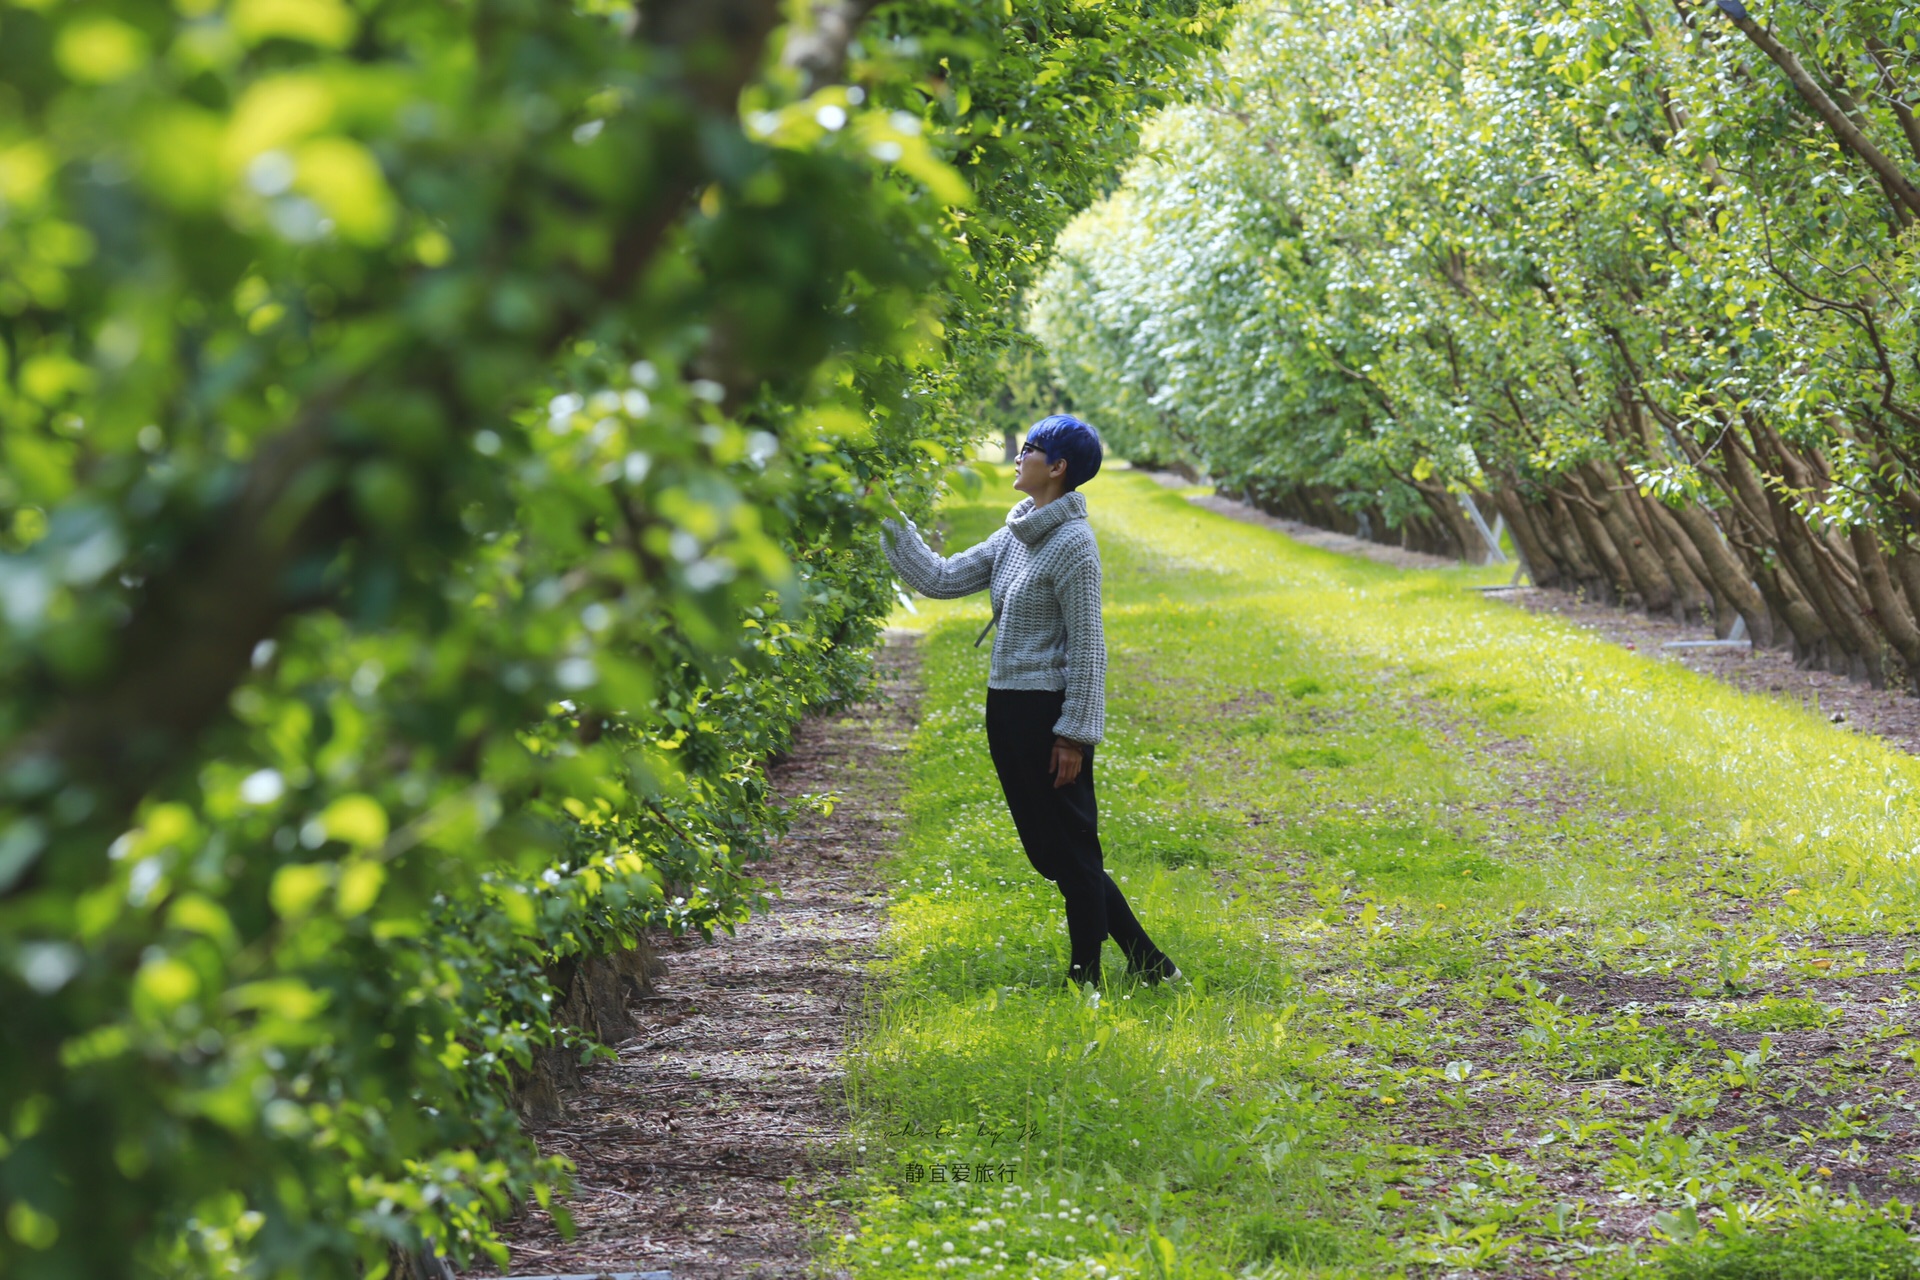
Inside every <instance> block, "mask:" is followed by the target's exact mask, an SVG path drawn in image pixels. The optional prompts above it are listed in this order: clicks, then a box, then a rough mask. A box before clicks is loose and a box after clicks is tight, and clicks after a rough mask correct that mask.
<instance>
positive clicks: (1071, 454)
mask: <svg viewBox="0 0 1920 1280" xmlns="http://www.w3.org/2000/svg"><path fill="white" fill-rule="evenodd" d="M1027 441H1028V443H1030V444H1033V445H1036V446H1038V447H1039V448H1040V449H1041V450H1043V451H1044V452H1045V453H1046V455H1047V465H1049V466H1051V465H1053V464H1054V463H1056V462H1058V461H1060V459H1062V458H1065V459H1066V460H1067V488H1068V489H1069V490H1072V489H1078V488H1079V487H1080V486H1081V485H1083V484H1085V483H1086V482H1087V481H1089V480H1091V479H1093V478H1094V477H1095V476H1097V475H1099V474H1100V457H1101V454H1102V452H1103V450H1102V449H1101V446H1100V433H1099V432H1098V431H1095V430H1094V429H1093V428H1092V427H1090V426H1088V425H1087V424H1086V423H1084V422H1082V421H1080V419H1078V418H1076V417H1074V416H1073V415H1072V414H1070V413H1056V414H1054V415H1052V416H1051V417H1047V418H1042V419H1040V421H1038V422H1036V423H1034V424H1033V428H1032V429H1031V430H1029V431H1028V432H1027Z"/></svg>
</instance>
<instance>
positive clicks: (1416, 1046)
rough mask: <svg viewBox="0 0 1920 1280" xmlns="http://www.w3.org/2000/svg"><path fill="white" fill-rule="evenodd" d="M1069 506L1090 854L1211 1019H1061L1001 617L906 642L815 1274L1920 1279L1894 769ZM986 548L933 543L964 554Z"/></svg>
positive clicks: (1831, 740)
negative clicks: (1090, 685) (1100, 682)
mask: <svg viewBox="0 0 1920 1280" xmlns="http://www.w3.org/2000/svg"><path fill="white" fill-rule="evenodd" d="M996 483H1004V477H1001V478H1000V479H999V480H998V481H997V482H996ZM1088 496H1089V502H1090V505H1091V507H1092V508H1093V510H1094V512H1095V516H1094V521H1095V527H1096V529H1097V531H1098V533H1099V536H1100V539H1101V546H1102V555H1103V560H1104V562H1105V565H1106V569H1107V618H1108V638H1109V645H1110V649H1111V657H1112V664H1111V674H1110V676H1109V683H1108V696H1109V717H1108V722H1109V725H1110V733H1111V737H1110V738H1109V740H1108V742H1107V743H1106V744H1105V745H1103V746H1102V748H1101V750H1100V753H1099V756H1098V771H1099V772H1098V778H1099V789H1100V796H1101V808H1102V836H1103V842H1104V843H1105V845H1106V848H1107V850H1108V855H1109V865H1110V867H1111V868H1112V869H1113V870H1114V872H1115V874H1116V876H1119V877H1122V878H1123V879H1124V882H1125V884H1126V888H1127V892H1128V894H1129V896H1130V897H1131V898H1132V899H1133V900H1134V902H1135V904H1136V907H1137V909H1138V910H1139V911H1140V914H1141V916H1142V918H1143V919H1144V920H1145V922H1146V923H1147V926H1148V928H1149V929H1150V930H1152V931H1153V933H1154V934H1155V937H1156V939H1157V940H1159V941H1160V942H1161V945H1162V946H1163V947H1165V948H1166V949H1167V950H1168V951H1169V952H1170V953H1171V954H1172V955H1173V956H1174V957H1175V958H1176V959H1177V960H1178V961H1179V963H1180V964H1181V966H1182V968H1183V969H1185V970H1187V971H1188V972H1189V973H1191V974H1193V975H1195V981H1194V983H1193V985H1192V987H1191V988H1190V989H1188V990H1185V991H1181V992H1177V993H1176V992H1166V991H1162V990H1149V989H1136V988H1131V987H1128V986H1126V985H1125V984H1124V983H1122V982H1119V981H1114V982H1112V984H1111V985H1110V986H1109V987H1108V989H1107V990H1106V991H1105V992H1104V993H1103V997H1102V999H1101V1000H1100V1001H1099V1002H1098V1003H1097V1004H1093V1003H1089V1002H1087V1001H1086V1000H1084V999H1080V998H1075V997H1073V996H1071V995H1069V994H1067V993H1065V992H1056V991H1054V990H1053V989H1052V986H1051V981H1052V978H1053V977H1054V975H1055V974H1057V973H1058V972H1060V971H1061V970H1062V969H1063V968H1064V964H1065V955H1066V934H1065V929H1064V924H1063V923H1062V919H1061V911H1060V905H1059V900H1058V894H1057V892H1056V891H1055V890H1054V889H1053V887H1052V886H1051V885H1049V884H1047V883H1045V882H1044V881H1041V880H1039V879H1038V878H1037V877H1036V876H1035V875H1034V874H1033V873H1032V871H1031V869H1030V868H1029V867H1028V866H1027V863H1026V861H1025V858H1024V856H1023V855H1022V854H1021V853H1020V851H1019V848H1018V845H1017V843H1016V841H1015V839H1014V836H1013V833H1012V830H1011V827H1010V824H1009V823H1008V821H1007V819H1006V816H1005V813H1004V809H1003V806H1002V801H1001V799H1000V796H999V794H998V791H997V789H996V787H995V784H994V781H993V775H992V770H991V768H990V766H989V764H988V762H987V759H986V752H985V743H984V735H983V733H982V730H981V728H980V723H979V722H980V714H981V713H980V705H981V701H982V696H983V695H982V689H983V686H984V682H985V674H986V662H987V654H986V651H985V649H984V647H982V648H981V649H977V650H976V649H974V648H973V647H972V644H971V642H972V639H973V636H974V634H975V633H976V632H977V631H978V628H979V625H980V623H981V622H982V621H984V619H985V616H986V614H985V605H984V603H983V602H982V601H979V600H976V601H968V602H956V603H953V604H948V605H930V604H926V603H922V604H921V605H920V606H919V613H918V614H917V615H916V617H915V618H914V619H913V620H912V621H913V622H914V624H915V625H918V626H920V627H922V628H924V630H925V632H926V637H925V640H924V642H923V654H924V662H923V673H924V680H925V692H924V699H923V704H922V706H923V716H922V721H921V727H920V729H919V731H918V733H917V735H916V737H915V739H914V748H913V751H914V757H913V762H912V784H911V786H910V789H909V793H908V796H907V799H906V802H905V807H906V814H907V827H906V833H905V836H904V838H903V842H902V846H901V848H900V849H899V851H898V853H897V854H896V857H895V859H894V861H893V864H892V865H891V867H890V869H889V872H888V878H889V880H890V882H891V883H892V885H893V887H894V897H893V903H892V906H891V909H890V922H889V932H888V935H887V948H886V953H885V958H884V959H883V960H882V961H881V963H880V973H879V977H880V979H881V981H880V982H879V984H877V990H878V992H879V994H878V996H877V997H876V999H875V1002H874V1003H873V1005H872V1007H871V1008H870V1010H869V1011H868V1014H867V1016H866V1017H865V1019H864V1021H863V1026H862V1029H861V1031H860V1034H859V1036H858V1038H857V1041H856V1044H855V1047H854V1050H853V1052H852V1059H851V1062H850V1069H849V1077H848V1080H849V1086H848V1087H849V1102H850V1106H851V1110H852V1115H853V1121H854V1130H853V1133H854V1137H853V1139H852V1140H851V1144H852V1145H853V1146H854V1147H855V1151H854V1152H853V1153H852V1154H853V1155H854V1156H855V1158H856V1160H857V1161H859V1162H861V1163H860V1171H859V1172H857V1173H856V1174H855V1175H853V1176H851V1177H850V1178H848V1179H847V1180H846V1181H845V1182H843V1183H842V1184H841V1185H840V1186H839V1187H838V1188H837V1190H836V1192H835V1194H834V1195H833V1196H831V1197H830V1198H828V1199H830V1200H831V1201H832V1203H824V1204H822V1206H821V1209H820V1212H821V1216H820V1220H819V1221H820V1225H821V1227H822V1230H823V1231H827V1230H830V1231H831V1235H830V1236H829V1237H828V1238H827V1243H826V1251H825V1253H824V1254H823V1256H822V1259H821V1262H822V1265H823V1266H826V1267H828V1268H830V1269H845V1270H848V1271H851V1272H853V1273H854V1274H858V1275H863V1276H865V1275H871V1276H922V1275H927V1276H931V1275H943V1276H944V1275H951V1274H956V1273H957V1274H961V1275H1011V1276H1029V1275H1032V1276H1055V1275H1070V1276H1095V1277H1101V1276H1120V1275H1127V1276H1180V1277H1188V1276H1191V1277H1210V1276H1243V1275H1253V1276H1264V1275H1274V1276H1281V1275H1328V1276H1333V1275H1380V1274H1394V1273H1398V1272H1402V1271H1404V1272H1408V1273H1415V1274H1440V1273H1449V1272H1450V1273H1466V1272H1473V1271H1479V1272H1486V1273H1500V1274H1513V1275H1571V1274H1589V1273H1601V1274H1608V1273H1615V1272H1624V1271H1626V1270H1629V1269H1637V1268H1642V1267H1645V1266H1647V1265H1650V1264H1651V1265H1658V1266H1659V1267H1661V1268H1662V1269H1663V1270H1664V1271H1665V1272H1667V1273H1668V1274H1671V1275H1675V1276H1723V1277H1736V1276H1752V1277H1761V1276H1782V1277H1801V1276H1804V1277H1807V1280H1813V1278H1814V1277H1824V1278H1828V1280H1843V1278H1844V1277H1849V1276H1863V1277H1864V1276H1920V1267H1917V1266H1916V1264H1915V1260H1914V1255H1913V1251H1912V1248H1911V1246H1910V1245H1909V1244H1908V1241H1907V1237H1906V1235H1905V1234H1904V1227H1905V1226H1906V1211H1905V1209H1904V1207H1903V1206H1902V1205H1901V1204H1900V1203H1899V1197H1902V1196H1906V1195H1910V1194H1911V1191H1910V1187H1911V1186H1912V1184H1913V1183H1914V1182H1915V1181H1916V1179H1920V1139H1917V1137H1916V1134H1915V1132H1914V1125H1915V1118H1914V1107H1915V1104H1916V1096H1915V1095H1916V1093H1917V1092H1920V1091H1916V1090H1915V1087H1914V1081H1913V1062H1912V1057H1911V1054H1912V1053H1913V1049H1912V1048H1911V1045H1912V1044H1913V1042H1912V1041H1911V1040H1910V1039H1908V1037H1907V1028H1906V1024H1907V1022H1908V1018H1909V1014H1910V1011H1911V1008H1912V1004H1911V1002H1912V1000H1913V999H1914V994H1915V990H1916V989H1920V980H1916V979H1915V977H1914V975H1915V974H1920V950H1916V952H1915V953H1914V954H1912V955H1909V953H1908V949H1907V944H1906V942H1905V939H1906V937H1907V936H1908V935H1910V934H1911V932H1912V930H1913V927H1914V921H1915V915H1916V910H1915V908H1916V903H1917V902H1920V887H1917V885H1916V879H1915V875H1914V872H1913V870H1912V865H1911V861H1910V857H1911V853H1912V852H1913V851H1914V850H1915V849H1916V847H1920V806H1917V805H1916V799H1915V797H1916V784H1920V766H1917V765H1916V762H1915V761H1914V760H1912V759H1910V758H1908V757H1905V756H1901V755H1897V754H1895V753H1893V752H1891V751H1889V750H1887V749H1886V748H1884V747H1882V746H1881V745H1879V744H1878V743H1876V742H1874V741H1871V740H1868V739H1863V738H1859V737H1856V736H1854V735H1851V734H1847V733H1845V732H1842V731H1839V730H1835V729H1833V728H1832V727H1830V726H1828V725H1826V724H1824V723H1823V722H1820V721H1818V720H1816V719H1814V718H1813V717H1811V716H1810V715H1808V714H1807V713H1805V712H1804V711H1801V710H1800V709H1798V708H1796V707H1790V706H1787V705H1784V704H1781V703H1776V702H1771V701H1767V700H1763V699H1758V698H1754V697H1752V696H1750V695H1743V694H1740V693H1737V692H1735V691H1733V690H1730V689H1727V688H1724V687H1722V686H1718V685H1715V684H1713V683H1711V682H1709V681H1706V680H1703V679H1701V678H1699V677H1696V676H1693V675H1691V674H1689V673H1687V672H1685V671H1682V670H1679V669H1676V668H1673V667H1670V666H1666V665H1663V664H1659V663H1657V662H1653V661H1649V660H1647V659H1644V658H1641V657H1638V656H1636V655H1633V654H1629V653H1626V652H1623V651H1620V650H1617V649H1614V648H1612V647H1610V646H1607V645H1605V644H1603V643H1600V642H1598V641H1596V640H1593V639H1592V638H1590V637H1587V636H1584V635H1582V634H1581V633H1579V632H1577V631H1575V630H1573V629H1572V628H1569V627H1565V626H1562V625H1559V624H1557V623H1555V622H1553V621H1552V620H1550V619H1545V618H1539V617H1532V616H1528V615H1524V614H1520V613H1518V612H1516V611H1512V610H1506V609H1502V608H1499V607H1498V606H1493V605H1489V604H1486V603H1484V602H1481V601H1479V600H1477V599H1476V598H1474V597H1473V596H1472V593H1470V592H1468V591H1466V590H1464V589H1463V588H1464V587H1465V585H1467V583H1468V582H1469V581H1471V580H1472V571H1455V572H1451V573H1408V572H1404V571H1397V570H1392V569H1388V568H1385V567H1383V566H1378V565H1372V564H1366V563H1359V562H1355V561H1351V560H1346V559H1343V558H1340V557H1336V556H1331V555H1328V554H1326V553H1322V552H1317V551H1313V550H1310V549H1307V548H1303V547H1299V546H1298V545H1296V544H1292V543H1289V542H1287V541H1286V540H1285V539H1283V538H1280V537H1278V536H1276V535H1274V534H1271V533H1268V532H1266V531H1263V530H1259V529H1254V528H1249V527H1247V526H1245V525H1240V524H1236V523H1234V522H1232V521H1229V520H1226V519H1224V518H1222V517H1219V516H1216V515H1213V514H1211V513H1207V512H1203V511H1197V510H1195V509H1194V508H1193V507H1192V506H1190V505H1189V504H1188V503H1186V502H1185V501H1184V500H1183V499H1182V497H1181V496H1180V495H1179V494H1177V493H1173V492H1169V491H1167V490H1164V489H1162V488H1160V487H1159V486H1156V485H1154V484H1152V483H1151V482H1149V481H1148V480H1146V479H1144V478H1143V477H1140V476H1133V475H1128V474H1126V473H1120V474H1117V475H1114V476H1111V477H1104V478H1102V479H1101V480H1100V481H1098V482H1096V484H1095V485H1094V486H1093V487H1092V488H1091V489H1090V490H1089V494H1088ZM1006 505H1007V500H1006V497H1005V495H1004V494H1002V493H1001V492H1000V491H999V490H998V489H997V488H996V489H995V490H994V491H993V492H992V493H990V494H987V495H982V497H981V498H980V499H979V500H978V501H975V502H970V503H969V502H963V503H956V504H955V505H953V506H952V507H950V508H949V510H948V513H947V515H948V518H949V521H950V525H951V533H950V536H949V546H950V547H952V548H957V547H960V546H964V545H968V544H970V543H972V542H973V541H976V540H977V539H978V538H980V537H983V536H985V534H986V533H987V532H989V531H990V530H991V529H992V528H993V527H994V526H995V525H996V524H997V523H998V522H999V520H1000V519H1001V518H1002V516H1003V515H1004V512H1005V508H1006ZM1109 968H1110V970H1111V971H1117V970H1118V969H1119V968H1120V966H1119V964H1118V963H1117V961H1114V962H1111V963H1110V965H1109ZM1910 983H1911V984H1912V985H1911V986H1910ZM960 1171H964V1173H961V1172H960ZM849 1222H851V1223H852V1224H853V1226H852V1229H851V1230H849V1229H848V1223H849Z"/></svg>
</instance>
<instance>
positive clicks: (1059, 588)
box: [1053, 545, 1107, 746]
mask: <svg viewBox="0 0 1920 1280" xmlns="http://www.w3.org/2000/svg"><path fill="white" fill-rule="evenodd" d="M1054 590H1055V592H1056V594H1057V595H1058V598H1059V601H1060V619H1061V621H1062V623H1063V624H1064V625H1065V627H1066V632H1067V700H1066V704H1065V705H1064V706H1063V707H1061V709H1060V718H1059V719H1058V720H1056V721H1055V722H1054V725H1053V732H1054V734H1055V736H1057V737H1061V738H1068V739H1071V740H1072V741H1074V742H1078V743H1081V744H1083V745H1085V746H1092V745H1093V744H1094V743H1097V742H1099V741H1100V738H1101V735H1102V733H1104V732H1105V730H1106V723H1107V633H1106V628H1105V627H1104V626H1103V625H1102V624H1101V621H1100V553H1099V551H1097V550H1096V549H1095V548H1094V547H1092V546H1091V545H1089V546H1088V548H1087V555H1086V557H1085V558H1084V559H1082V560H1081V561H1080V562H1079V563H1078V564H1076V565H1074V566H1073V567H1072V568H1071V569H1070V570H1068V571H1067V573H1066V574H1065V575H1064V576H1063V577H1062V578H1060V579H1059V580H1058V581H1057V582H1056V583H1055V586H1054Z"/></svg>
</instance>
